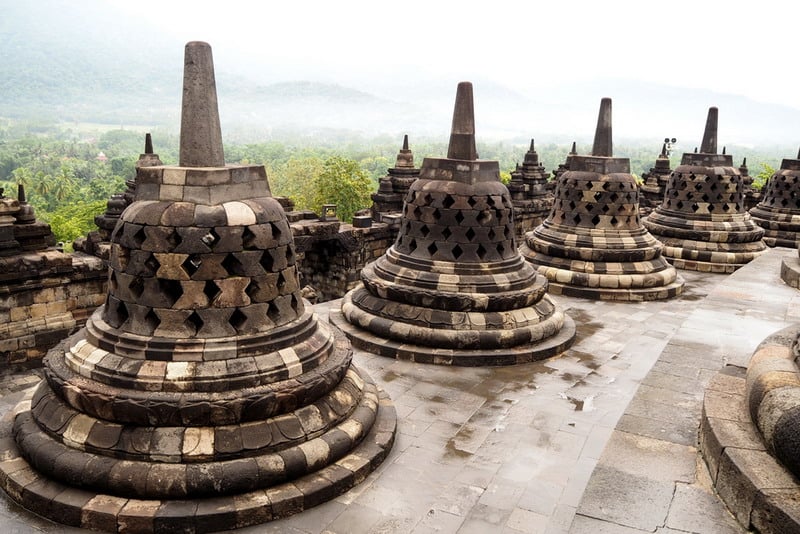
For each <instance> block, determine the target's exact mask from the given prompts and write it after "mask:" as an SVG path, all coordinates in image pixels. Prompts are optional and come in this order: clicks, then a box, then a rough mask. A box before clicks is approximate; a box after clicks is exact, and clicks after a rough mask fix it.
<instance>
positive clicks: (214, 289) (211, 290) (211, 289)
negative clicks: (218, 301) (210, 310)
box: [203, 280, 222, 302]
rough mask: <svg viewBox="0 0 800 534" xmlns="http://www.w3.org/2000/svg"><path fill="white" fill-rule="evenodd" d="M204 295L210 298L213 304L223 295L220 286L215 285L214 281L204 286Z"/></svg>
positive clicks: (208, 281) (209, 300)
mask: <svg viewBox="0 0 800 534" xmlns="http://www.w3.org/2000/svg"><path fill="white" fill-rule="evenodd" d="M203 293H204V294H205V295H206V297H208V302H213V301H214V299H215V298H217V297H218V296H219V294H220V293H222V292H221V291H220V290H219V286H217V284H215V283H214V281H213V280H207V281H206V283H205V284H204V285H203Z"/></svg>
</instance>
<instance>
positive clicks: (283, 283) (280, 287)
mask: <svg viewBox="0 0 800 534" xmlns="http://www.w3.org/2000/svg"><path fill="white" fill-rule="evenodd" d="M275 286H276V287H277V288H278V291H283V288H284V286H286V277H285V276H283V271H281V272H279V273H278V281H277V282H275Z"/></svg>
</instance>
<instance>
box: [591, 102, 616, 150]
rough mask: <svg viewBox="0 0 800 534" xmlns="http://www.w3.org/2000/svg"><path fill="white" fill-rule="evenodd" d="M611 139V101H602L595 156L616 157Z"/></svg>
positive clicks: (595, 135) (596, 131)
mask: <svg viewBox="0 0 800 534" xmlns="http://www.w3.org/2000/svg"><path fill="white" fill-rule="evenodd" d="M613 151H614V148H613V142H612V139H611V99H610V98H603V99H602V100H601V101H600V112H599V113H598V115H597V129H596V130H595V132H594V146H593V147H592V155H593V156H604V157H611V156H613V155H614V152H613Z"/></svg>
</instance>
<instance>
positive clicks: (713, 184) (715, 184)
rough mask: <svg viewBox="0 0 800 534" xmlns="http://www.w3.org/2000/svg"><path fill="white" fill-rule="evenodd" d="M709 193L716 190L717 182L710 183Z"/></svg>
mask: <svg viewBox="0 0 800 534" xmlns="http://www.w3.org/2000/svg"><path fill="white" fill-rule="evenodd" d="M709 189H710V190H711V191H716V190H717V189H718V187H717V182H712V183H711V186H710V187H709Z"/></svg>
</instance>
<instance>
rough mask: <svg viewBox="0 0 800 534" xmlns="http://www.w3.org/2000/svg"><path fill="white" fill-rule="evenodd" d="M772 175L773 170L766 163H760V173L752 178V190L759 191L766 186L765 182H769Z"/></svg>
mask: <svg viewBox="0 0 800 534" xmlns="http://www.w3.org/2000/svg"><path fill="white" fill-rule="evenodd" d="M773 174H775V169H773V168H772V167H771V166H770V165H768V164H766V163H762V164H761V172H759V173H758V174H756V175H755V177H754V178H753V189H757V190H759V191H760V190H761V189H762V188H763V187H764V186H765V185H767V180H769V179H770V178H771V177H772V175H773Z"/></svg>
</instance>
